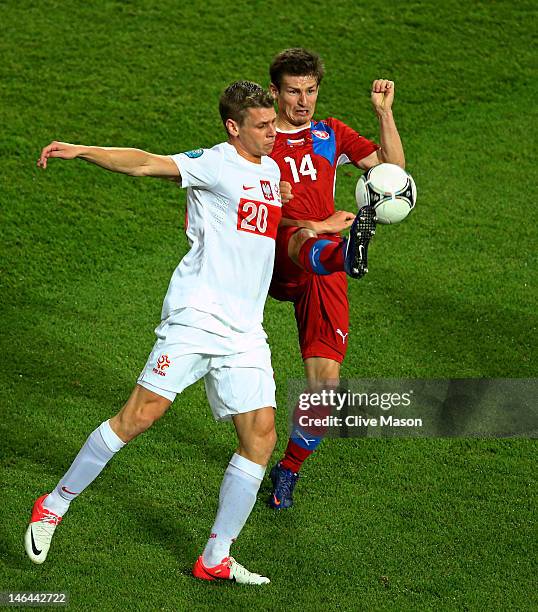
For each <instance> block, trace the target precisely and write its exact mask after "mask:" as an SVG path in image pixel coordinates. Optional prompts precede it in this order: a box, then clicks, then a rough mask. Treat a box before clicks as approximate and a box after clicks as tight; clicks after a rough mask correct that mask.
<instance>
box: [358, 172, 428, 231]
mask: <svg viewBox="0 0 538 612" xmlns="http://www.w3.org/2000/svg"><path fill="white" fill-rule="evenodd" d="M355 199H356V200H357V205H358V207H359V208H362V207H363V206H367V205H369V206H373V207H374V208H375V214H376V219H377V222H378V223H383V224H390V223H399V222H400V221H403V220H404V219H405V218H406V217H407V215H408V214H409V213H410V212H411V211H412V210H413V208H415V203H416V200H417V188H416V186H415V181H414V180H413V178H412V177H411V175H410V174H407V172H406V171H405V170H402V169H401V168H400V166H396V165H395V164H379V165H378V166H374V167H373V168H370V170H368V172H366V174H363V175H362V176H361V178H360V179H359V180H358V182H357V187H356V188H355Z"/></svg>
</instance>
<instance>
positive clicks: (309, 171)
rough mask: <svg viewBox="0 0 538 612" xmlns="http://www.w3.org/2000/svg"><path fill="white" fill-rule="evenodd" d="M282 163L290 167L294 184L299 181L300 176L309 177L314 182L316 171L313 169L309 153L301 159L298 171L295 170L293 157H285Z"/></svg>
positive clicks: (295, 165)
mask: <svg viewBox="0 0 538 612" xmlns="http://www.w3.org/2000/svg"><path fill="white" fill-rule="evenodd" d="M284 161H285V162H286V163H288V164H289V165H290V170H291V175H292V176H293V181H294V182H295V183H298V182H299V181H300V180H301V176H309V177H310V178H311V179H312V180H313V181H315V180H316V177H317V174H318V171H317V170H316V169H315V168H314V164H313V162H312V158H311V157H310V153H307V154H306V155H305V156H304V157H303V158H302V159H301V163H300V165H299V170H297V164H296V163H295V160H294V159H293V157H285V158H284ZM299 175H301V176H299Z"/></svg>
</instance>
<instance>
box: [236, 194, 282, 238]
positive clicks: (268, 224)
mask: <svg viewBox="0 0 538 612" xmlns="http://www.w3.org/2000/svg"><path fill="white" fill-rule="evenodd" d="M237 212H238V214H237V229H238V230H240V231H243V232H250V233H252V234H258V235H260V236H266V237H267V238H272V239H273V240H274V239H275V238H276V231H277V228H278V223H279V221H280V217H281V216H282V209H281V208H280V206H274V205H272V204H266V203H265V202H258V201H256V200H248V199H246V198H241V199H240V200H239V207H238V211H237Z"/></svg>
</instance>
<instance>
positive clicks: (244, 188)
mask: <svg viewBox="0 0 538 612" xmlns="http://www.w3.org/2000/svg"><path fill="white" fill-rule="evenodd" d="M255 186H256V185H253V186H252V187H247V186H246V185H243V191H248V190H249V189H254V187H255Z"/></svg>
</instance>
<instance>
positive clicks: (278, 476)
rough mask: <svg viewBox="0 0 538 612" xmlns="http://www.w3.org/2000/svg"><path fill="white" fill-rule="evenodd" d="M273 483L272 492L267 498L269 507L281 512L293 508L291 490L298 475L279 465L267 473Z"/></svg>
mask: <svg viewBox="0 0 538 612" xmlns="http://www.w3.org/2000/svg"><path fill="white" fill-rule="evenodd" d="M269 478H270V479H271V480H272V481H273V492H272V493H271V497H270V498H269V506H270V507H271V508H273V509H275V510H283V509H285V508H291V507H292V506H293V489H295V485H296V484H297V481H298V480H299V474H296V473H295V472H292V471H291V470H288V469H286V468H283V467H282V466H281V465H280V462H279V463H277V464H276V465H275V466H273V469H272V470H271V472H270V473H269Z"/></svg>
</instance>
